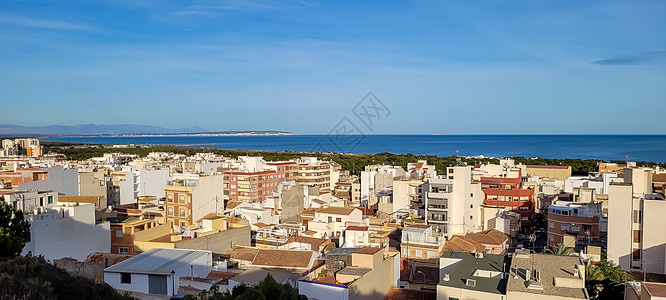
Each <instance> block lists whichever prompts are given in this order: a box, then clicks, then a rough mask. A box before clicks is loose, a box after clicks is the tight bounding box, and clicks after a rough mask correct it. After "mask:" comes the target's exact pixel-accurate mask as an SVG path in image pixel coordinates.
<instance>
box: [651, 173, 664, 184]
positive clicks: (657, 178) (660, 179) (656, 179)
mask: <svg viewBox="0 0 666 300" xmlns="http://www.w3.org/2000/svg"><path fill="white" fill-rule="evenodd" d="M652 182H666V173H659V174H652Z"/></svg>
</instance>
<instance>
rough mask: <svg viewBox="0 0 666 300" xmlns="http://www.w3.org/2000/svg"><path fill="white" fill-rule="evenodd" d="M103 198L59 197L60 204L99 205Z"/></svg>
mask: <svg viewBox="0 0 666 300" xmlns="http://www.w3.org/2000/svg"><path fill="white" fill-rule="evenodd" d="M101 198H102V196H64V195H63V196H58V202H79V203H97V201H99V199H101Z"/></svg>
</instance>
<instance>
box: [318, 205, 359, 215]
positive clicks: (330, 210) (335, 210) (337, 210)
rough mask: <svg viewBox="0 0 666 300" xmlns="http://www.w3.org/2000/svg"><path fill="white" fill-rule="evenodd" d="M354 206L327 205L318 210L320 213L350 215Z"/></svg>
mask: <svg viewBox="0 0 666 300" xmlns="http://www.w3.org/2000/svg"><path fill="white" fill-rule="evenodd" d="M355 209H356V208H353V207H336V206H329V207H324V208H322V209H319V210H318V212H319V213H322V214H332V215H350V214H351V213H352V212H353V211H354V210H355Z"/></svg>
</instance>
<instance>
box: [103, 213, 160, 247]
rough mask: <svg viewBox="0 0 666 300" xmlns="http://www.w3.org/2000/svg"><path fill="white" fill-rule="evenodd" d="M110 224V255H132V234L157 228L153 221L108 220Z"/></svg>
mask: <svg viewBox="0 0 666 300" xmlns="http://www.w3.org/2000/svg"><path fill="white" fill-rule="evenodd" d="M107 221H109V222H110V223H111V228H110V230H111V253H116V254H129V255H134V254H137V252H136V251H135V250H134V233H136V232H139V231H142V230H146V229H150V228H153V227H156V226H157V223H155V221H154V220H150V219H139V218H134V217H130V218H108V219H107Z"/></svg>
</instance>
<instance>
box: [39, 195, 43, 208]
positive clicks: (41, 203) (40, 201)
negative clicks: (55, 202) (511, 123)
mask: <svg viewBox="0 0 666 300" xmlns="http://www.w3.org/2000/svg"><path fill="white" fill-rule="evenodd" d="M39 206H44V197H40V198H39Z"/></svg>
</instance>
